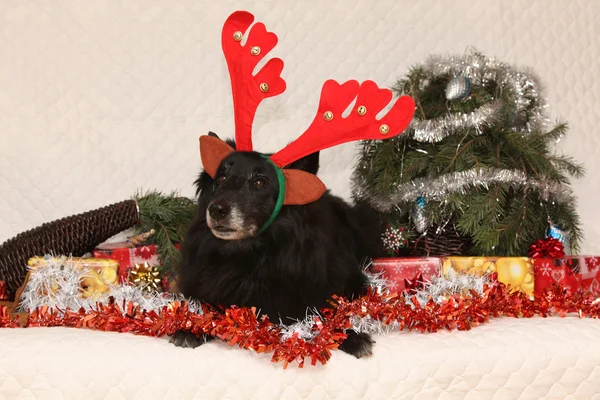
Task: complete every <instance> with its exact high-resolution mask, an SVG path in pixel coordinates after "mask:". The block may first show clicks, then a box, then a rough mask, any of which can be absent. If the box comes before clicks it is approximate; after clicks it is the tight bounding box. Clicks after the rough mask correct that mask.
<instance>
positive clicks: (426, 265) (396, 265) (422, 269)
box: [371, 257, 440, 292]
mask: <svg viewBox="0 0 600 400" xmlns="http://www.w3.org/2000/svg"><path fill="white" fill-rule="evenodd" d="M371 271H372V272H375V273H381V274H383V277H384V278H385V280H386V281H387V287H388V289H389V290H390V291H392V292H401V291H403V290H404V289H405V288H406V285H405V279H407V280H409V281H412V280H413V279H415V278H416V277H418V276H419V275H420V274H422V275H421V276H422V277H423V280H424V281H429V280H431V278H432V277H434V276H440V259H439V258H435V257H423V258H419V257H407V258H378V259H375V260H373V263H372V264H371Z"/></svg>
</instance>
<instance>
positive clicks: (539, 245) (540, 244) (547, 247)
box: [529, 238, 565, 258]
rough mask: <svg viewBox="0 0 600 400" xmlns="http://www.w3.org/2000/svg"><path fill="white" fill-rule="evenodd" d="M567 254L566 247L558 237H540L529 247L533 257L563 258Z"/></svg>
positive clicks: (530, 254)
mask: <svg viewBox="0 0 600 400" xmlns="http://www.w3.org/2000/svg"><path fill="white" fill-rule="evenodd" d="M564 256H565V247H564V245H563V244H562V242H560V241H559V240H558V239H554V238H546V239H538V240H537V241H536V242H535V243H533V244H532V245H531V247H530V248H529V257H531V258H562V257H564Z"/></svg>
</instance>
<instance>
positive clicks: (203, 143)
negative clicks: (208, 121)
mask: <svg viewBox="0 0 600 400" xmlns="http://www.w3.org/2000/svg"><path fill="white" fill-rule="evenodd" d="M234 151H235V150H234V149H233V148H231V146H229V145H228V144H227V143H225V142H224V141H222V140H221V139H219V138H218V137H217V136H211V135H203V136H200V158H201V159H202V166H203V167H204V171H206V173H207V174H208V175H210V177H211V178H214V177H215V174H216V173H217V169H218V168H219V165H221V162H222V161H223V160H224V159H225V157H227V156H228V155H229V154H231V153H233V152H234Z"/></svg>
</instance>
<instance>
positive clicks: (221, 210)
mask: <svg viewBox="0 0 600 400" xmlns="http://www.w3.org/2000/svg"><path fill="white" fill-rule="evenodd" d="M229 211H231V208H230V207H229V206H228V205H226V204H222V203H212V204H211V205H210V206H208V213H209V214H210V217H211V218H213V219H215V220H221V219H223V218H225V217H226V216H227V214H229Z"/></svg>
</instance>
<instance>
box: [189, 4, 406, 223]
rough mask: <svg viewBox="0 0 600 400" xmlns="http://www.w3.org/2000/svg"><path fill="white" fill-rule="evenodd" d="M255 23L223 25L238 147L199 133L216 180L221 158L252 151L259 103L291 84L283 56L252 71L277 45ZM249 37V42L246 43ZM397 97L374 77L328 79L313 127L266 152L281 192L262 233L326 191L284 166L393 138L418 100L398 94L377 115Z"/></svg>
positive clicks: (240, 18)
mask: <svg viewBox="0 0 600 400" xmlns="http://www.w3.org/2000/svg"><path fill="white" fill-rule="evenodd" d="M253 22H254V16H253V15H252V14H250V13H249V12H246V11H236V12H234V13H233V14H231V15H230V16H229V18H227V21H225V24H224V26H223V31H222V37H221V38H222V45H223V53H224V54H225V59H226V60H227V66H228V68H229V76H230V78H231V89H232V92H233V110H234V115H235V139H236V150H234V149H232V148H231V147H230V146H229V145H228V144H227V143H225V142H224V141H222V140H221V139H219V138H217V137H214V136H201V137H200V155H201V158H202V164H203V166H204V170H205V171H206V173H208V175H210V176H211V177H212V178H214V177H215V173H216V171H217V168H218V167H219V165H220V164H221V161H223V159H224V158H225V157H227V156H228V155H229V154H230V153H232V152H234V151H241V152H249V151H252V150H253V149H252V122H253V121H254V116H255V114H256V109H257V108H258V105H259V104H260V103H261V102H262V101H263V100H264V99H266V98H268V97H273V96H277V95H279V94H281V93H283V92H284V91H285V88H286V85H285V81H284V80H283V79H282V78H281V76H280V74H281V71H282V70H283V61H282V60H281V59H279V58H273V59H271V60H269V61H268V62H267V63H266V64H265V65H264V66H263V67H262V68H261V69H260V71H258V73H257V74H256V75H253V71H254V68H255V67H256V65H257V64H258V63H259V62H260V61H261V60H262V59H263V58H264V57H265V55H267V53H269V52H270V51H271V50H273V48H274V47H275V45H276V44H277V36H276V35H275V34H274V33H272V32H268V31H267V30H266V28H265V25H264V24H263V23H261V22H258V23H256V24H255V25H254V26H253V27H252V29H251V30H250V32H249V33H246V31H247V30H248V28H249V27H250V25H252V23H253ZM244 35H246V36H247V41H246V44H245V45H242V43H241V42H242V39H243V38H244ZM392 97H393V95H392V92H391V91H390V90H388V89H381V88H379V87H377V84H375V83H374V82H373V81H364V82H363V83H358V82H357V81H355V80H350V81H347V82H345V83H343V84H341V85H340V84H338V83H337V82H336V81H334V80H328V81H326V82H325V84H324V85H323V89H322V90H321V99H320V101H319V108H318V110H317V115H316V116H315V119H314V120H313V122H312V123H311V125H310V126H309V127H308V129H307V130H306V131H305V132H304V133H303V134H302V135H301V136H300V137H298V139H296V140H294V141H293V142H292V143H290V144H288V145H287V146H286V147H284V148H283V149H281V150H280V151H278V152H277V153H275V154H273V155H272V156H270V157H266V156H265V158H267V159H268V160H269V161H270V162H271V163H272V164H273V165H274V166H275V170H276V171H277V175H278V179H279V187H280V191H279V198H278V201H277V206H276V207H275V209H274V210H273V213H272V214H271V218H270V219H269V221H268V222H267V223H266V224H265V225H264V226H263V227H262V229H261V231H262V230H264V229H266V227H267V226H268V225H269V224H270V223H271V222H273V220H274V219H275V217H276V216H277V214H278V213H279V210H280V209H281V206H282V205H284V204H286V205H300V204H307V203H310V202H313V201H316V200H318V199H319V198H320V197H321V196H322V195H323V193H325V190H326V189H325V185H324V184H323V183H322V182H321V180H320V179H319V178H317V177H316V176H315V175H313V174H310V173H308V172H304V171H301V170H295V169H285V170H282V168H283V167H285V166H287V165H290V164H291V163H293V162H294V161H297V160H299V159H301V158H302V157H304V156H307V155H309V154H312V153H314V152H316V151H319V150H323V149H326V148H329V147H333V146H336V145H338V144H342V143H346V142H351V141H356V140H365V139H371V140H374V139H375V140H381V139H389V138H392V137H394V136H397V135H399V134H400V133H402V132H403V131H404V130H405V129H406V127H407V126H408V124H409V123H410V120H411V119H412V117H413V114H414V111H415V103H414V101H413V99H412V98H410V97H408V96H403V97H400V98H398V99H397V100H396V102H395V103H394V105H393V106H392V108H391V109H390V110H389V111H388V112H387V114H386V115H385V116H384V117H383V118H381V119H379V120H378V119H377V118H376V116H377V114H378V113H379V112H381V110H383V108H384V107H386V106H387V105H388V104H389V102H390V101H391V100H392ZM354 99H356V104H355V106H354V107H353V109H352V111H351V112H350V114H349V115H348V116H347V117H342V113H343V112H344V111H345V110H346V109H347V108H348V107H349V106H350V104H351V103H352V102H353V101H354Z"/></svg>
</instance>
